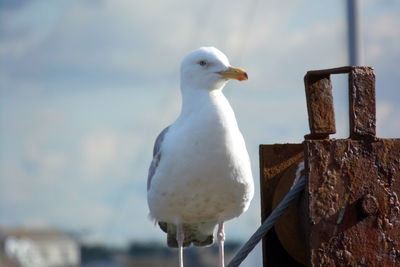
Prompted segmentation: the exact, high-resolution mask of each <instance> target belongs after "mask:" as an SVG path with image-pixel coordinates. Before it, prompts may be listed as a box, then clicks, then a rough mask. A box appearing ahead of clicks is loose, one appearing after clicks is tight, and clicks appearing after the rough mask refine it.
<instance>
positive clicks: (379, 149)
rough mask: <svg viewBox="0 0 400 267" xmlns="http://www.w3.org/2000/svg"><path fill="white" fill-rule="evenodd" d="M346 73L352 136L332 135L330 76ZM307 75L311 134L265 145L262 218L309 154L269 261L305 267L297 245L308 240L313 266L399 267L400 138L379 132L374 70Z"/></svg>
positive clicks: (266, 247)
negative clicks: (302, 184)
mask: <svg viewBox="0 0 400 267" xmlns="http://www.w3.org/2000/svg"><path fill="white" fill-rule="evenodd" d="M339 73H348V74H349V123H350V127H349V129H350V139H340V140H330V139H329V135H330V134H332V133H334V132H335V117H334V108H333V99H332V84H331V80H330V75H331V74H339ZM304 82H305V87H306V97H307V109H308V114H309V125H310V134H308V135H306V136H305V139H306V140H305V141H304V142H303V143H302V144H283V145H262V146H260V171H261V177H260V185H261V201H262V202H261V208H262V219H263V220H264V219H265V218H266V217H267V216H268V215H269V214H270V212H271V211H272V209H273V202H274V201H275V202H278V200H277V199H279V198H281V196H282V195H284V192H285V190H288V187H289V186H290V184H291V180H292V178H294V177H293V176H294V169H295V166H296V163H297V162H299V160H301V159H302V158H303V156H304V160H305V177H306V180H307V185H306V190H305V192H304V194H303V196H302V198H301V199H299V201H298V202H297V204H296V206H294V207H291V208H290V209H289V210H288V211H287V213H286V214H285V215H284V216H283V217H282V218H281V221H279V222H278V223H277V225H276V226H275V229H274V230H273V231H270V233H268V234H267V236H266V237H265V238H264V239H263V258H264V266H301V265H300V264H299V263H298V262H296V261H295V259H297V261H300V262H304V260H302V258H304V257H303V256H304V253H303V256H302V255H301V254H302V253H300V254H299V253H297V252H296V251H295V250H296V248H298V249H299V250H300V249H301V248H304V247H305V248H306V254H307V255H306V257H305V258H306V264H307V265H308V266H400V202H399V196H400V139H379V138H377V137H376V136H375V135H376V130H375V128H376V110H375V109H376V108H375V105H376V103H375V75H374V72H373V69H372V68H371V67H341V68H335V69H326V70H315V71H309V72H307V74H306V76H305V77H304ZM274 198H275V200H274ZM301 226H302V227H301ZM280 227H281V228H280ZM296 231H302V233H300V234H298V233H295V232H296ZM304 237H305V238H304ZM304 244H306V245H305V246H304Z"/></svg>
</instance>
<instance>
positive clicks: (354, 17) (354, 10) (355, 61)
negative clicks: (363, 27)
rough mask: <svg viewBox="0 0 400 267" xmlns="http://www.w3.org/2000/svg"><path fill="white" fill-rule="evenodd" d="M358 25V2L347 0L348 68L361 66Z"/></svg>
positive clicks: (356, 0)
mask: <svg viewBox="0 0 400 267" xmlns="http://www.w3.org/2000/svg"><path fill="white" fill-rule="evenodd" d="M359 24H360V23H359V12H358V0H347V29H348V30H347V38H348V46H349V47H348V51H349V65H350V66H359V65H360V64H361V62H360V32H359V26H360V25H359Z"/></svg>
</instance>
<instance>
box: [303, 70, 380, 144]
mask: <svg viewBox="0 0 400 267" xmlns="http://www.w3.org/2000/svg"><path fill="white" fill-rule="evenodd" d="M343 73H348V74H349V118H350V138H351V139H353V140H365V139H374V138H375V134H376V130H375V128H376V108H375V74H374V71H373V69H372V68H371V67H358V66H357V67H342V68H336V69H327V70H313V71H308V72H307V74H306V76H305V77H304V84H305V89H306V98H307V110H308V119H309V125H310V131H311V133H310V134H309V135H306V136H305V139H327V138H329V135H330V134H334V133H336V126H335V113H334V107H333V96H332V83H331V79H330V76H331V74H343Z"/></svg>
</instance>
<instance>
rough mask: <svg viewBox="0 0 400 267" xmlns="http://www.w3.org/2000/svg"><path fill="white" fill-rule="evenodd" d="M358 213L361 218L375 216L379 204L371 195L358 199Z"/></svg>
mask: <svg viewBox="0 0 400 267" xmlns="http://www.w3.org/2000/svg"><path fill="white" fill-rule="evenodd" d="M359 203H360V205H359V211H360V214H361V215H362V217H368V216H372V215H375V214H376V213H377V212H378V209H379V203H378V201H377V200H376V198H375V197H374V196H373V195H371V194H366V195H365V196H363V197H362V198H361V199H360V202H359Z"/></svg>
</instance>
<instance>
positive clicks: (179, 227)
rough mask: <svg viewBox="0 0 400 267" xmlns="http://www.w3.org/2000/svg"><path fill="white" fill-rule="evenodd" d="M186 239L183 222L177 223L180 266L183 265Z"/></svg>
mask: <svg viewBox="0 0 400 267" xmlns="http://www.w3.org/2000/svg"><path fill="white" fill-rule="evenodd" d="M184 239H185V236H184V232H183V225H182V224H181V223H177V224H176V241H177V242H178V249H179V267H183V240H184Z"/></svg>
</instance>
